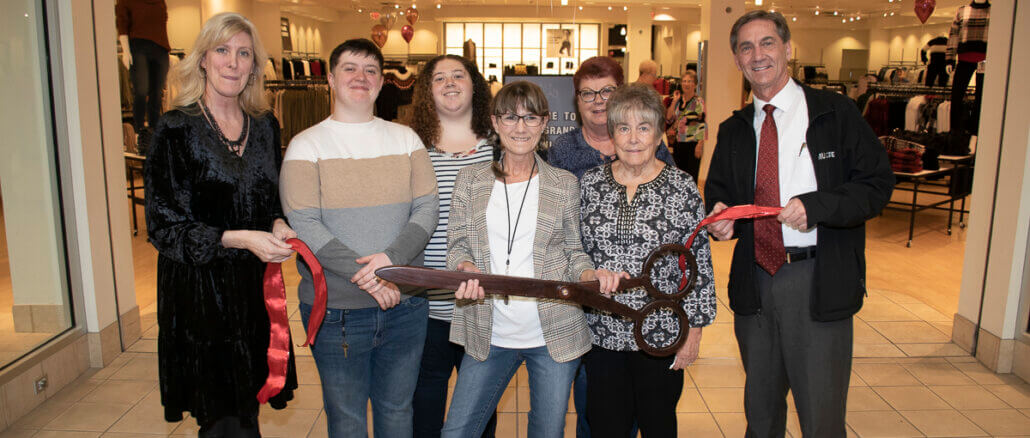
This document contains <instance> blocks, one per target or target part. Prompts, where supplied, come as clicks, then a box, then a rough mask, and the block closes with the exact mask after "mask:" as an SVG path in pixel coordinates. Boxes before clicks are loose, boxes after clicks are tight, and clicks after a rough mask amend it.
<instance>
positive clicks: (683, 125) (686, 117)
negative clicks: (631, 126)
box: [665, 70, 707, 184]
mask: <svg viewBox="0 0 1030 438" xmlns="http://www.w3.org/2000/svg"><path fill="white" fill-rule="evenodd" d="M680 88H681V90H679V91H676V92H674V93H673V98H672V103H670V104H669V109H668V110H667V111H666V114H665V118H666V121H667V122H668V124H669V125H671V127H670V128H669V142H670V143H672V142H673V141H675V143H674V144H673V147H672V152H673V158H675V159H676V167H679V168H680V170H682V171H684V172H687V174H689V175H690V176H691V177H693V178H694V182H695V184H696V183H697V175H698V171H699V170H700V169H701V154H703V153H704V147H705V136H706V134H707V132H706V131H705V101H704V100H703V99H701V96H698V95H697V94H696V90H697V72H695V71H694V70H687V71H685V72H683V77H682V78H681V79H680Z"/></svg>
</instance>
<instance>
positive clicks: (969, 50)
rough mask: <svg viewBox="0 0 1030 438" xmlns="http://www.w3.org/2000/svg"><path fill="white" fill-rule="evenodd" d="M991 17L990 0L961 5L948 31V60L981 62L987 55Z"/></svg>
mask: <svg viewBox="0 0 1030 438" xmlns="http://www.w3.org/2000/svg"><path fill="white" fill-rule="evenodd" d="M990 19H991V4H990V2H983V3H977V2H973V3H971V4H969V5H966V6H960V7H959V8H958V13H956V14H955V21H954V22H952V23H951V31H950V32H948V47H947V49H946V51H947V58H948V61H954V60H955V59H956V58H957V59H958V60H959V61H963V62H980V61H983V60H984V59H985V58H986V57H987V29H988V24H989V23H990Z"/></svg>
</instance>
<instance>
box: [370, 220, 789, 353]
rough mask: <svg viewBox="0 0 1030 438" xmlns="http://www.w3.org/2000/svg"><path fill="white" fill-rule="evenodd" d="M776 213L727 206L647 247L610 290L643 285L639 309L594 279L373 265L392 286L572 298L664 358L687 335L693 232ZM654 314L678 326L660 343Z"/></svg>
mask: <svg viewBox="0 0 1030 438" xmlns="http://www.w3.org/2000/svg"><path fill="white" fill-rule="evenodd" d="M779 212H780V207H756V206H753V205H740V206H735V207H730V208H727V209H725V210H723V211H722V212H720V213H719V214H717V215H713V216H711V217H708V218H706V219H705V220H704V221H702V222H701V223H700V224H699V225H698V226H697V229H695V230H694V232H693V234H691V235H690V238H689V239H688V240H687V244H686V245H680V244H678V243H669V244H665V245H661V246H659V247H658V248H655V249H654V250H652V251H651V253H650V254H649V255H648V256H647V259H646V260H645V261H644V266H643V269H642V270H641V274H640V276H638V277H633V278H629V279H622V280H620V281H619V288H618V290H617V291H616V292H619V291H625V290H629V289H634V288H643V289H644V290H645V291H646V292H647V295H648V296H649V297H651V299H652V300H651V301H650V302H649V303H647V304H645V305H644V306H643V307H641V308H640V309H639V310H638V309H634V308H632V307H630V306H628V305H626V304H623V303H620V302H618V301H616V300H615V299H613V298H612V297H611V296H608V295H603V294H601V293H600V283H599V282H597V281H586V282H578V283H576V282H567V281H554V280H538V279H535V278H525V277H510V276H505V275H495V274H481V273H474V272H459V271H442V270H436V269H430V268H423V267H416V266H386V267H383V268H379V269H377V270H376V276H378V277H379V278H382V279H383V280H386V281H390V282H393V283H396V284H404V285H410V286H419V287H425V288H431V289H450V290H455V289H458V287H459V286H460V285H461V283H462V282H465V281H469V280H479V286H480V287H482V288H483V290H484V291H485V292H486V293H487V294H495V295H513V296H521V297H533V298H552V299H560V300H569V301H573V302H575V303H578V304H581V305H584V306H588V307H592V308H594V309H597V310H602V311H607V312H611V313H615V314H618V315H620V316H623V317H626V318H628V319H629V320H630V321H632V322H633V337H634V338H635V340H636V342H637V346H639V347H640V349H641V350H643V351H645V352H647V353H649V354H652V355H655V356H669V355H672V354H674V353H676V350H678V349H679V347H680V346H681V345H683V342H684V341H686V338H687V330H685V329H684V328H685V327H689V325H690V324H689V321H688V320H687V314H686V312H684V310H683V306H682V304H681V300H682V299H683V298H685V297H686V296H687V295H689V294H690V293H692V292H693V291H694V284H695V282H696V281H697V260H696V259H695V258H694V255H693V254H692V253H691V252H690V250H689V248H690V247H691V245H692V244H693V241H694V237H695V236H697V233H698V231H700V230H701V228H702V227H703V226H705V225H707V224H709V223H711V222H715V221H718V220H722V219H746V218H759V217H767V216H775V215H777V214H778V213H779ZM666 255H678V256H679V259H680V269H681V270H683V275H684V281H681V282H680V284H679V289H678V290H677V291H676V292H675V293H671V294H667V293H664V292H662V291H660V290H658V289H657V288H656V287H655V286H654V282H653V281H652V279H651V271H652V268H654V265H655V263H657V262H658V260H660V259H661V258H662V257H663V256H666ZM659 312H668V313H670V314H672V315H673V316H674V317H675V319H676V322H677V323H678V324H679V327H680V330H679V331H677V334H676V337H675V338H674V339H656V340H653V341H654V342H659V341H660V345H651V344H650V343H648V340H647V339H646V338H645V336H644V332H643V330H644V327H645V321H646V320H647V319H648V318H650V317H652V316H656V315H657V314H658V313H659Z"/></svg>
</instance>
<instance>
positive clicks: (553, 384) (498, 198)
mask: <svg viewBox="0 0 1030 438" xmlns="http://www.w3.org/2000/svg"><path fill="white" fill-rule="evenodd" d="M490 107H491V111H490V113H491V114H492V115H491V118H490V119H491V123H492V124H493V128H494V131H495V132H496V134H495V135H493V136H492V137H493V138H492V139H491V140H493V143H494V145H495V148H497V149H499V150H501V151H502V153H501V155H500V157H499V158H497V155H495V160H494V161H492V162H489V163H476V164H472V165H469V166H467V167H465V168H464V169H462V170H461V171H460V172H458V177H457V180H456V181H455V183H454V191H453V194H452V198H451V214H450V219H449V222H448V227H447V268H448V269H452V270H458V271H466V272H486V273H493V274H503V275H511V276H518V277H529V278H538V279H544V280H557V281H591V280H599V281H600V282H601V290H602V291H604V292H612V291H614V290H615V289H616V288H617V287H618V283H619V277H620V276H622V277H625V276H626V274H625V273H621V274H614V273H612V272H610V271H605V270H598V271H596V272H595V271H594V269H593V265H592V264H591V261H590V258H589V257H588V256H587V255H586V253H584V252H583V246H582V243H581V242H580V234H579V227H580V219H579V182H578V181H577V180H576V178H575V177H574V176H573V175H572V174H570V173H569V172H566V171H564V170H561V169H557V168H554V167H552V166H550V165H548V164H547V163H545V162H544V161H543V160H541V159H540V158H538V157H537V155H536V151H537V149H538V148H539V147H540V141H541V138H542V136H543V132H544V129H545V127H546V126H547V116H548V114H549V111H548V106H547V98H546V97H544V94H543V91H542V90H541V89H540V87H538V86H536V85H534V84H532V83H529V82H514V83H511V84H508V85H505V86H504V88H502V89H501V91H499V92H498V93H497V96H495V97H494V100H493V102H492V103H491V105H490ZM454 296H455V298H456V299H457V302H456V306H455V309H454V317H453V319H452V322H451V335H450V339H451V342H454V343H456V344H459V345H462V346H464V347H465V357H464V359H463V360H462V363H461V368H460V370H459V372H458V382H457V384H456V386H455V388H454V398H453V399H452V400H451V407H450V411H449V413H448V414H447V421H446V422H445V423H444V428H443V433H442V435H443V436H444V437H461V438H466V437H478V436H479V435H480V434H481V433H482V431H483V428H484V427H485V426H486V423H487V421H488V420H489V418H490V415H491V414H492V413H493V412H494V409H495V407H496V406H497V402H498V401H499V400H500V398H501V395H502V394H503V393H504V390H505V388H506V387H507V386H508V382H509V381H510V380H511V378H512V376H514V375H515V371H516V370H517V369H518V368H519V365H521V364H522V362H525V363H526V368H527V370H528V371H529V392H530V400H531V402H532V403H531V404H532V408H531V410H530V412H529V428H528V434H527V436H531V437H543V438H550V437H560V436H562V435H563V434H564V433H563V431H564V428H565V411H566V408H567V407H568V402H569V387H570V386H571V385H572V378H573V376H574V375H575V372H576V368H577V367H578V366H579V358H580V356H582V355H583V353H586V352H587V350H589V349H590V343H591V340H590V331H589V330H588V328H587V325H586V320H585V318H584V316H583V310H582V309H581V308H580V307H579V305H577V304H575V303H572V302H568V301H562V300H555V299H535V298H523V297H508V298H505V297H503V296H495V295H490V296H486V295H485V293H484V291H483V288H481V287H479V284H478V282H477V281H475V280H473V281H469V282H468V283H462V285H461V286H460V287H459V288H458V290H457V291H455V294H454Z"/></svg>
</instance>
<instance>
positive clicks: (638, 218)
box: [580, 163, 715, 351]
mask: <svg viewBox="0 0 1030 438" xmlns="http://www.w3.org/2000/svg"><path fill="white" fill-rule="evenodd" d="M580 185H581V190H580V193H581V198H582V199H581V203H580V218H581V219H582V222H583V224H582V231H583V249H585V250H586V253H587V254H589V255H590V257H591V259H592V260H593V262H594V266H595V267H597V268H598V269H602V268H603V269H608V270H611V271H616V272H618V271H626V272H628V273H629V274H630V275H633V276H638V275H640V271H641V270H642V269H643V265H644V259H646V258H647V255H648V254H650V252H651V250H653V249H655V248H657V247H658V246H660V245H663V244H666V243H680V244H686V241H687V238H688V237H690V233H691V232H692V231H693V230H694V228H695V227H697V224H698V223H700V222H701V220H702V219H704V217H705V208H704V204H703V203H702V201H701V195H700V194H699V193H698V190H697V185H695V184H694V182H693V180H692V179H691V178H690V176H689V175H687V174H686V173H684V172H683V171H682V170H679V169H677V168H675V167H673V166H665V168H664V169H663V170H662V171H661V173H659V174H658V176H657V177H655V179H653V180H651V181H649V182H647V183H644V184H641V185H639V186H638V187H637V191H636V194H635V196H634V197H633V201H632V202H627V201H626V186H623V185H622V184H619V183H618V182H616V181H615V178H614V177H613V176H612V165H611V164H610V163H609V164H606V165H604V166H600V167H595V168H593V169H590V170H588V171H587V172H586V173H584V174H583V179H582V180H581V181H580ZM691 251H692V252H693V253H694V257H695V258H696V259H697V267H698V276H697V283H696V284H695V289H694V292H693V293H691V294H690V295H687V297H686V298H685V299H684V300H683V301H682V303H683V310H684V311H686V313H687V317H688V318H689V319H690V325H691V326H693V327H703V326H706V325H708V324H711V323H712V321H713V320H714V319H715V283H714V281H713V272H712V253H711V249H710V248H709V245H708V233H707V232H705V231H703V230H702V231H701V232H700V233H698V235H697V237H696V238H694V244H693V248H691ZM651 276H652V278H653V279H654V282H655V286H656V287H657V288H658V290H660V291H662V292H665V293H669V294H671V293H675V292H676V290H677V288H678V287H679V280H680V278H681V277H682V274H681V272H680V270H679V264H678V260H677V258H676V257H675V256H666V257H663V258H662V259H660V260H659V261H658V262H657V263H656V264H655V268H654V270H653V272H652V273H651ZM615 300H616V301H618V302H620V303H623V304H626V305H628V306H630V307H632V308H634V309H640V308H641V307H643V306H644V305H645V304H647V303H648V302H650V298H648V297H647V292H645V291H644V290H643V289H639V288H638V289H634V290H630V291H626V292H621V293H619V294H616V295H615ZM587 310H588V312H587V314H586V317H587V324H588V325H589V326H590V331H591V333H592V334H593V338H594V339H593V343H594V345H597V346H600V347H602V348H605V349H608V350H615V351H635V350H638V349H639V347H637V344H636V342H635V341H634V340H633V323H632V322H630V320H628V319H626V318H623V317H621V316H619V315H615V314H612V313H608V312H603V311H599V310H595V309H587ZM658 315H659V316H656V317H652V318H649V319H647V320H645V323H644V324H645V327H644V330H643V332H644V337H645V338H646V339H647V341H648V343H649V344H651V345H662V346H663V345H667V344H668V343H669V342H671V340H672V339H675V337H676V336H677V334H678V332H679V327H678V325H677V324H676V323H675V321H674V319H673V317H672V315H671V314H662V313H659V314H658Z"/></svg>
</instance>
